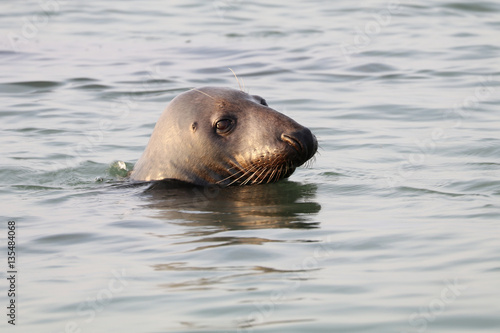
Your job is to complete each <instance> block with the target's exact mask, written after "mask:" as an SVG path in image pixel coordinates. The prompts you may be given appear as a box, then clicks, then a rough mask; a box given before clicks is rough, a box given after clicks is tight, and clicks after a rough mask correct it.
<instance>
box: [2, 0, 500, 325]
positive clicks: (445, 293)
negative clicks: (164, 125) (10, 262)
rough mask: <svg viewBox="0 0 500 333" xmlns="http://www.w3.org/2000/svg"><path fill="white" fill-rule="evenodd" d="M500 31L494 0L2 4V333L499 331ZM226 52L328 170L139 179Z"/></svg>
mask: <svg viewBox="0 0 500 333" xmlns="http://www.w3.org/2000/svg"><path fill="white" fill-rule="evenodd" d="M499 31H500V3H499V2H498V1H479V2H470V1H460V0H454V1H453V0H439V1H403V0H401V1H392V2H387V1H362V2H355V1H347V0H343V1H335V2H333V1H309V2H305V1H302V2H299V1H295V2H289V1H273V2H271V3H269V2H265V1H240V0H227V1H226V0H223V1H205V2H202V1H199V0H191V1H168V2H167V1H153V0H150V1H93V0H92V1H85V2H81V1H78V2H77V1H70V0H66V1H59V0H57V1H56V0H41V1H23V2H22V3H14V2H6V1H4V2H2V3H1V4H0V60H1V61H0V96H1V101H2V104H1V107H0V127H1V132H0V147H1V153H2V154H1V159H0V177H1V178H0V179H1V180H0V203H1V204H0V205H1V207H2V209H1V212H0V215H1V217H0V220H1V221H2V224H1V225H2V227H1V230H0V241H1V244H2V246H1V248H2V249H1V250H0V258H1V264H0V267H2V269H1V271H0V279H1V281H2V282H1V283H0V289H1V292H0V295H1V296H0V302H1V304H0V307H1V308H2V309H3V310H2V313H1V316H0V318H2V319H1V322H0V327H1V330H2V332H11V331H12V332H14V331H16V332H54V333H60V332H419V333H421V332H453V333H456V332H499V331H500V316H499V313H500V301H499V299H500V291H499V282H500V241H499V235H500V233H499V231H500V218H499V217H500V131H499V127H500V57H499V56H500V38H499ZM228 68H232V69H233V70H234V71H235V72H236V73H237V74H238V76H239V78H240V81H243V82H244V85H245V90H246V91H249V92H250V93H253V94H259V95H261V96H263V97H264V98H266V100H267V101H268V103H269V104H270V106H271V107H273V108H275V109H277V110H280V111H281V112H283V113H285V114H287V115H288V116H290V117H292V118H294V119H296V120H297V121H298V122H300V123H301V124H303V125H305V126H308V127H309V128H310V129H311V130H312V131H313V132H314V133H315V134H316V136H317V138H318V140H319V143H320V150H319V153H318V155H317V156H316V159H315V162H314V163H313V164H312V165H311V166H310V167H308V168H300V169H298V170H297V171H296V173H295V174H294V175H293V176H292V177H291V178H290V179H289V180H287V181H282V182H280V183H276V184H270V185H262V186H249V187H238V188H229V189H217V188H206V189H203V188H202V189H189V188H188V189H172V190H168V191H156V192H154V191H153V192H151V191H146V188H147V187H146V186H127V182H126V181H124V180H123V178H122V176H123V173H124V172H125V173H126V171H124V170H120V168H119V167H118V164H117V163H116V161H124V162H126V163H127V168H128V169H131V168H132V166H133V164H134V163H135V162H136V161H137V159H138V158H139V156H140V154H141V153H142V151H143V149H144V147H145V146H146V144H147V141H148V138H149V135H150V134H151V131H152V129H153V126H154V124H155V122H156V120H157V119H158V117H159V115H160V113H161V111H162V110H163V108H164V107H165V106H166V105H167V104H168V102H169V101H170V100H171V99H172V98H173V97H175V96H176V95H177V94H179V93H181V92H183V91H186V90H188V89H190V88H193V87H197V86H203V85H215V86H226V87H232V88H238V83H237V82H236V80H235V79H234V77H233V75H232V73H231V72H230V70H229V69H228ZM8 221H15V222H16V242H17V244H16V252H17V258H16V269H17V272H18V273H17V280H16V283H17V284H16V298H15V301H16V326H15V328H14V327H13V326H12V325H10V324H8V322H7V321H8V320H9V318H8V316H7V314H8V311H9V310H8V309H6V307H7V306H8V305H9V302H10V299H11V298H9V297H8V295H7V293H8V289H9V285H8V283H7V282H6V281H7V277H9V276H10V275H8V273H7V271H8V267H7V249H6V248H7V246H6V245H7V244H8V243H7V241H8V238H7V236H8V228H7V226H8V225H7V223H8Z"/></svg>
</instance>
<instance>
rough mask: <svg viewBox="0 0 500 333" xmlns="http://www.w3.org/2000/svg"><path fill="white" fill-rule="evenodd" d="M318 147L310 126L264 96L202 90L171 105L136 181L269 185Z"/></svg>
mask: <svg viewBox="0 0 500 333" xmlns="http://www.w3.org/2000/svg"><path fill="white" fill-rule="evenodd" d="M317 148H318V143H317V140H316V137H315V136H314V135H313V134H312V133H311V131H310V130H309V129H308V128H306V127H303V126H301V125H299V124H298V123H297V122H295V121H294V120H293V119H291V118H289V117H287V116H285V115H284V114H282V113H279V112H278V111H275V110H273V109H272V108H270V107H269V106H268V105H267V103H266V101H265V100H264V99H263V98H262V97H259V96H256V95H249V94H247V93H245V92H243V91H239V90H235V89H229V88H217V87H203V88H199V89H193V90H190V91H187V92H185V93H183V94H181V95H179V96H177V97H176V98H174V99H173V100H172V101H171V102H170V104H169V105H168V106H167V108H166V109H165V111H164V112H163V113H162V115H161V116H160V119H159V120H158V122H157V123H156V126H155V128H154V130H153V134H152V135H151V138H150V140H149V143H148V145H147V147H146V150H145V151H144V153H143V154H142V156H141V158H140V159H139V161H138V162H137V163H136V165H135V167H134V170H133V171H132V173H131V179H133V180H140V181H154V180H163V179H176V180H180V181H183V182H188V183H192V184H196V185H208V184H219V185H223V186H227V185H235V184H237V185H245V184H261V183H270V182H275V181H278V180H280V179H283V178H287V177H289V176H290V175H291V174H292V173H293V172H294V171H295V168H296V167H298V166H300V165H302V164H304V163H305V162H306V161H307V160H309V159H310V158H311V157H313V155H314V154H315V153H316V150H317Z"/></svg>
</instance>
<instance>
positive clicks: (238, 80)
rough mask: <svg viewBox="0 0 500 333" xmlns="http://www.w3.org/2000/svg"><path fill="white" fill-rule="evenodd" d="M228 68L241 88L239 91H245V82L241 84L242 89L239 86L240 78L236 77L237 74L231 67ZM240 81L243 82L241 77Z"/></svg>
mask: <svg viewBox="0 0 500 333" xmlns="http://www.w3.org/2000/svg"><path fill="white" fill-rule="evenodd" d="M228 68H229V67H228ZM229 70H230V71H231V72H233V75H234V77H235V78H236V82H238V87H240V90H241V91H245V84H243V89H242V88H241V83H240V79H238V76H237V75H236V73H235V72H234V71H233V70H232V69H231V68H229ZM241 82H243V79H241Z"/></svg>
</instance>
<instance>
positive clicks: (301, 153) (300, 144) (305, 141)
mask: <svg viewBox="0 0 500 333" xmlns="http://www.w3.org/2000/svg"><path fill="white" fill-rule="evenodd" d="M281 140H282V141H284V142H286V143H287V144H288V145H289V146H291V147H292V148H293V149H294V150H295V151H296V152H297V154H298V159H297V162H298V163H297V166H299V165H301V164H303V163H305V162H306V161H307V160H308V159H310V158H311V157H313V155H314V154H315V153H316V150H317V149H318V143H317V141H316V138H315V137H314V135H313V134H312V133H311V131H310V130H309V129H308V128H305V127H304V128H303V129H302V130H299V131H296V132H293V133H282V134H281Z"/></svg>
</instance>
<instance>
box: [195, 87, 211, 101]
mask: <svg viewBox="0 0 500 333" xmlns="http://www.w3.org/2000/svg"><path fill="white" fill-rule="evenodd" d="M190 90H193V91H196V92H199V93H201V94H203V95H205V96H207V97H209V98H211V99H213V100H214V101H215V98H213V97H212V96H210V95H209V94H207V93H206V92H204V91H201V90H198V89H196V88H193V89H190Z"/></svg>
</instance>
